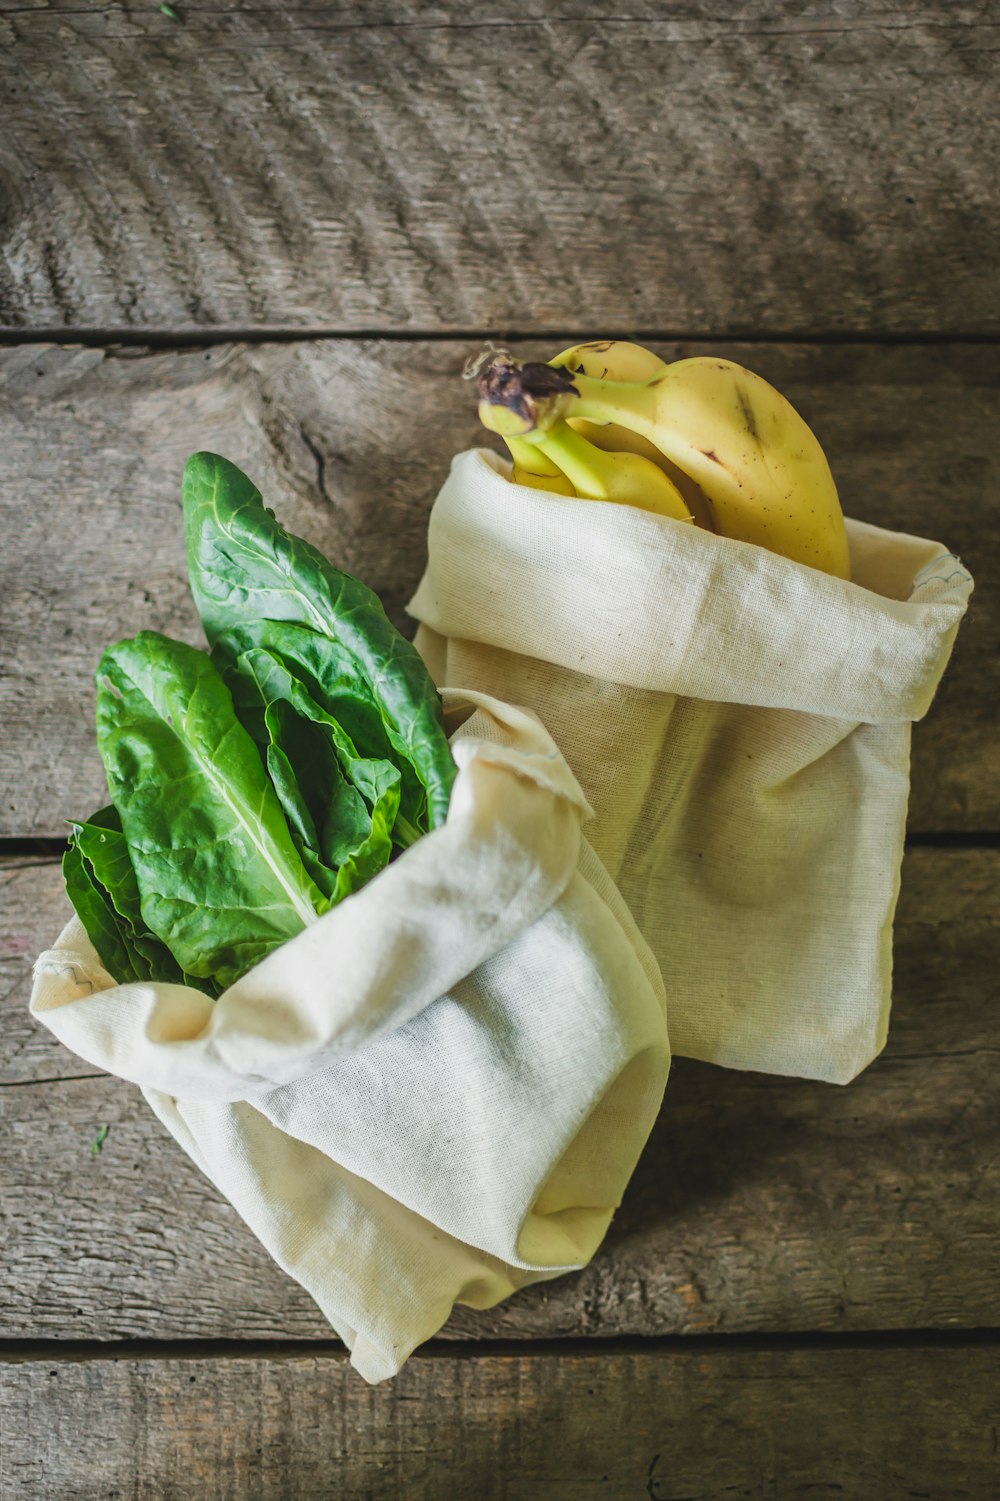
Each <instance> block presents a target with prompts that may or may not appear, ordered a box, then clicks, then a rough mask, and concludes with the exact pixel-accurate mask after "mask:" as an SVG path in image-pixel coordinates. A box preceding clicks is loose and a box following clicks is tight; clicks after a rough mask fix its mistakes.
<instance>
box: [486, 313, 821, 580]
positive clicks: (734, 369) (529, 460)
mask: <svg viewBox="0 0 1000 1501" xmlns="http://www.w3.org/2000/svg"><path fill="white" fill-rule="evenodd" d="M467 374H469V375H470V376H472V377H474V378H475V379H476V381H477V383H478V387H479V416H480V419H481V421H482V422H483V424H484V426H485V427H487V428H489V429H490V430H491V431H492V432H495V433H499V434H500V436H501V437H502V438H503V439H504V441H505V442H506V444H507V446H508V448H509V449H510V454H511V458H512V460H513V472H512V478H513V479H514V481H515V482H517V483H518V484H522V485H531V486H533V487H534V488H535V489H539V490H549V491H551V492H553V493H554V494H557V495H575V496H579V497H580V498H581V499H586V500H606V501H615V502H617V503H618V504H620V505H631V506H637V507H639V508H640V509H642V510H647V511H656V512H658V513H659V514H661V515H663V516H669V517H672V518H673V519H674V520H675V521H682V522H687V523H690V524H693V525H695V526H700V527H703V528H704V529H706V530H708V531H714V532H716V533H718V534H719V535H720V536H722V537H733V538H735V539H737V540H738V541H741V542H753V543H756V545H757V546H759V547H766V548H769V549H770V550H771V551H772V552H776V553H780V554H781V555H782V556H783V557H786V558H791V559H792V560H793V561H795V562H798V563H805V564H807V565H808V566H809V567H811V568H817V569H819V570H820V571H821V572H823V573H829V574H833V575H834V576H835V577H837V578H844V579H846V578H848V577H849V576H850V569H849V562H848V551H847V531H846V528H845V526H844V517H843V513H842V512H841V509H840V502H839V500H838V497H837V487H836V485H835V484H834V482H833V476H832V475H831V473H830V466H829V465H828V464H827V461H826V458H825V456H824V453H823V450H822V448H821V447H820V445H819V442H818V441H817V439H816V436H815V434H814V433H813V432H812V431H811V429H810V428H809V427H807V426H806V424H805V422H804V421H803V419H802V418H801V417H800V416H799V414H798V412H796V411H795V409H794V407H792V406H791V405H790V403H789V402H788V401H786V400H785V398H784V397H783V396H782V395H781V394H780V392H778V391H776V390H775V389H774V387H773V386H769V385H768V383H767V381H765V380H762V379H761V377H760V376H759V375H754V374H753V373H752V372H751V371H749V370H745V369H744V368H743V367H742V366H741V365H737V364H735V363H734V362H733V361H732V360H726V359H720V358H716V357H714V356H704V357H698V358H695V359H687V360H676V361H675V362H674V363H672V364H667V363H665V362H664V361H663V360H661V359H659V358H658V356H656V355H655V354H652V353H651V352H650V350H648V349H643V348H641V346H640V345H638V344H629V343H626V342H624V341H622V340H601V341H599V342H596V343H590V344H576V345H574V346H573V347H572V348H571V349H566V350H563V352H562V354H559V355H556V357H555V359H553V360H550V361H549V363H548V364H547V365H543V364H540V363H527V364H522V363H521V362H520V361H519V360H516V359H514V358H513V356H511V355H510V354H508V353H507V352H506V351H504V350H490V351H488V352H487V353H486V354H485V355H483V356H482V357H481V358H480V359H479V360H477V361H475V362H474V363H473V364H472V365H471V366H470V367H469V369H468V370H467Z"/></svg>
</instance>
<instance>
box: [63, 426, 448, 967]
mask: <svg viewBox="0 0 1000 1501" xmlns="http://www.w3.org/2000/svg"><path fill="white" fill-rule="evenodd" d="M184 514H185V525H186V529H187V542H188V559H189V564H190V574H191V588H192V593H193V594H194V597H195V602H196V604H197V605H198V608H199V611H200V613H201V616H202V620H203V623H204V627H205V633H206V635H207V637H208V640H209V643H210V646H211V655H208V654H206V653H205V652H201V651H197V650H195V649H194V648H193V647H191V646H185V645H183V644H181V643H180V642H177V641H171V640H169V639H168V638H167V637H165V636H161V635H159V634H157V633H156V632H153V631H144V632H142V633H140V634H139V635H138V636H135V637H134V638H132V639H131V640H128V641H121V642H119V643H118V645H117V646H114V647H111V648H110V649H109V650H108V651H107V652H105V654H104V656H103V658H102V660H101V664H100V668H99V671H98V704H97V736H98V746H99V749H100V752H101V756H102V758H103V760H104V766H105V770H106V772H107V776H108V787H109V789H110V792H111V798H112V806H111V807H110V808H102V809H101V810H100V812H98V813H95V814H94V815H93V816H92V817H91V818H90V819H88V820H87V821H86V822H85V823H78V824H74V825H73V834H72V837H71V841H70V845H69V848H68V849H67V851H66V855H65V858H64V861H63V871H64V875H65V880H66V889H67V892H68V893H69V896H70V899H71V900H72V902H73V905H74V907H75V908H76V910H77V913H78V914H79V916H80V918H81V920H82V922H83V924H84V927H85V928H86V930H87V933H88V934H89V936H90V939H91V941H92V943H93V944H94V947H95V948H96V949H97V952H98V954H99V955H100V957H101V960H102V962H103V964H104V965H105V968H106V969H107V970H108V971H109V973H111V974H112V975H113V976H114V978H115V979H116V980H118V981H120V982H122V983H128V982H133V981H149V980H165V981H174V982H177V983H186V984H195V985H197V986H199V987H200V988H201V989H203V990H205V991H207V992H208V993H209V994H212V995H218V994H220V993H221V991H222V990H224V989H225V988H226V987H227V986H228V985H230V984H232V983H233V981H234V980H236V979H238V978H239V977H240V975H242V974H244V973H245V972H246V971H247V970H248V969H250V968H252V967H253V965H255V964H257V963H259V961H260V960H261V959H263V958H264V957H265V955H266V954H268V953H270V952H271V950H272V949H274V948H277V947H278V946H280V945H281V944H282V943H284V942H286V941H287V940H288V939H289V938H292V937H294V936H295V934H297V933H299V932H301V931H302V929H303V928H304V927H305V926H307V925H308V924H309V923H311V922H313V921H314V920H315V919H316V917H317V916H320V915H322V913H324V912H326V911H327V910H329V908H330V907H331V906H333V905H334V904H335V903H336V902H339V901H342V900H343V899H344V898H345V897H347V896H349V895H350V894H351V893H352V892H354V891H357V890H358V889H359V888H360V887H361V886H363V885H364V884H365V883H366V882H367V881H369V880H371V879H372V877H373V876H374V875H376V874H377V873H378V871H380V870H381V869H383V867H384V866H385V865H386V864H388V862H389V860H390V859H391V858H392V856H393V854H394V852H395V851H398V850H401V849H405V848H406V846H407V845H409V844H412V843H413V841H414V840H415V839H417V838H418V837H419V836H420V835H421V834H422V833H424V832H426V831H427V830H428V829H429V828H432V827H435V826H436V825H438V824H440V823H441V822H442V821H443V820H444V818H445V816H446V813H447V808H448V800H449V797H450V793H451V786H452V782H453V780H454V776H455V765H454V761H453V760H452V756H451V750H450V748H449V746H448V741H447V737H446V735H445V731H444V725H443V719H442V714H441V703H440V699H439V697H438V694H437V691H436V689H435V687H434V684H433V682H432V681H431V679H430V676H429V675H428V673H427V671H426V669H425V667H424V665H423V662H422V661H421V659H420V656H419V655H418V653H417V652H416V650H415V649H414V648H413V647H412V646H411V645H410V644H409V642H407V641H406V640H405V639H404V638H403V637H402V636H401V635H400V634H399V632H398V631H397V630H396V629H395V628H394V626H393V625H392V624H391V623H390V621H389V620H388V618H387V617H386V615H385V612H384V611H383V609H382V606H381V604H380V603H379V601H378V599H377V598H376V596H375V595H374V594H373V593H372V592H371V590H369V589H366V588H365V586H364V585H363V584H360V583H359V582H358V581H357V580H356V579H353V578H351V577H350V576H349V575H347V574H344V573H341V572H339V571H338V570H337V569H335V568H333V567H332V566H331V565H330V564H329V563H327V561H326V560H325V558H323V557H322V555H321V554H320V553H318V552H317V551H316V550H315V549H314V548H312V547H310V546H309V545H308V544H307V543H305V542H303V541H301V540H300V539H299V538H297V537H293V536H290V535H289V534H288V533H287V532H285V531H284V530H283V529H282V528H281V527H280V526H279V525H278V523H277V522H276V521H275V519H274V516H273V514H272V513H271V512H270V511H268V510H267V509H266V508H265V507H264V504H263V501H262V499H261V497H260V494H259V493H258V491H257V490H256V489H255V487H254V486H253V485H252V484H251V482H250V481H249V480H248V479H247V478H246V476H245V475H243V474H241V473H240V471H239V470H238V469H236V468H235V467H234V466H233V465H232V464H230V463H228V462H227V461H226V460H225V459H220V458H217V457H215V456H214V455H212V454H196V455H195V456H194V458H193V459H191V461H190V462H189V464H188V466H187V469H186V472H185V477H184Z"/></svg>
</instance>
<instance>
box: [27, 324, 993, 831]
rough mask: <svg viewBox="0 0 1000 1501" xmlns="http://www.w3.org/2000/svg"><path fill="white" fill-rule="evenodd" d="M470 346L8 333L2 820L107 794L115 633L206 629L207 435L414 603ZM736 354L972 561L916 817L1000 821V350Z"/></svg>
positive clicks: (297, 524) (44, 827) (864, 479)
mask: <svg viewBox="0 0 1000 1501" xmlns="http://www.w3.org/2000/svg"><path fill="white" fill-rule="evenodd" d="M709 347H710V346H699V345H673V346H661V349H662V352H663V353H664V354H665V355H667V356H668V357H676V356H678V355H680V354H686V353H693V352H698V351H699V350H701V351H704V350H705V349H707V348H709ZM474 348H475V346H474V345H471V344H467V343H458V342H456V343H451V342H444V343H426V342H425V343H414V344H410V343H394V342H391V343H385V342H382V343H379V342H370V343H369V342H361V343H355V342H353V341H337V340H334V341H329V342H311V343H308V342H307V343H301V344H291V345H281V346H267V347H256V348H248V347H246V346H221V347H216V348H212V349H205V350H193V349H192V350H185V351H182V352H175V353H157V354H150V353H143V352H141V351H140V352H136V351H118V352H113V353H103V352H101V351H99V350H96V349H80V348H77V349H60V348H56V347H40V348H20V349H8V350H6V351H3V352H2V355H0V429H2V440H3V444H4V450H3V451H4V468H5V481H4V485H3V487H2V491H0V525H2V528H3V536H4V540H5V546H4V549H3V553H2V560H0V642H2V643H3V645H2V648H0V723H2V724H3V726H4V733H3V735H2V736H0V837H2V836H4V835H7V836H10V837H26V836H29V835H46V836H50V837H51V836H54V835H59V834H61V833H62V832H63V831H64V828H65V824H64V820H65V819H66V818H68V817H76V816H80V815H81V814H82V813H85V812H87V811H89V810H90V808H91V807H92V806H94V805H96V804H98V803H99V802H101V801H103V800H104V794H103V775H102V772H101V768H100V764H99V761H98V758H97V755H96V751H95V748H94V731H93V672H94V669H95V667H96V664H97V661H98V658H99V655H100V652H101V650H102V649H103V647H104V646H105V645H107V644H108V643H110V642H111V641H114V640H117V639H119V638H120V637H122V636H125V635H129V634H131V633H132V632H134V631H136V630H138V629H141V628H143V627H151V628H155V629H158V630H163V631H166V632H167V633H169V634H172V635H181V636H184V637H187V638H188V639H191V640H196V639H197V635H198V632H197V625H196V619H195V616H194V611H193V608H192V606H191V603H190V599H189V597H188V594H187V586H186V582H185V580H184V557H183V539H182V534H181V524H180V512H179V490H180V475H181V470H182V468H183V464H184V460H185V459H186V457H187V455H188V454H189V453H191V452H192V451H193V450H194V449H196V448H199V447H208V448H212V449H215V450H217V451H219V452H222V453H225V454H226V455H227V456H229V457H231V458H233V459H235V460H236V461H237V462H238V463H240V464H242V465H243V466H244V467H245V468H246V469H247V470H248V471H249V472H250V473H251V474H252V475H253V476H254V477H255V478H256V479H257V480H258V482H259V483H260V484H261V486H262V487H263V488H264V489H265V491H266V493H267V494H268V496H269V497H272V498H273V501H274V503H275V504H276V505H277V507H278V508H279V510H280V513H281V516H282V519H283V520H285V521H286V523H287V524H288V525H289V526H290V527H292V529H293V530H301V531H302V532H303V533H304V534H305V535H307V536H308V537H309V538H310V539H311V540H312V541H314V542H316V543H317V544H318V545H319V546H320V547H321V548H323V549H324V551H326V552H327V553H328V554H329V556H330V557H332V558H333V559H334V560H335V561H337V562H338V563H339V564H340V565H341V566H343V567H345V568H347V569H348V570H350V571H352V572H355V573H357V574H359V575H360V576H361V577H363V578H365V579H366V580H367V581H368V582H369V583H370V584H371V585H372V586H373V587H374V588H376V589H377V590H378V591H379V592H380V593H381V594H382V596H383V597H384V599H385V600H386V602H387V604H388V606H389V608H390V610H391V612H392V613H393V615H394V617H395V618H396V620H397V621H398V622H399V623H400V624H404V623H405V617H404V614H403V605H404V603H405V601H406V599H407V598H408V596H409V594H410V592H411V590H412V588H413V587H414V585H415V584H416V582H417V579H418V578H419V575H420V572H421V569H422V566H423V561H424V556H425V529H426V520H427V514H428V510H429V508H430V504H431V501H432V500H433V497H434V495H435V493H436V491H437V489H438V487H439V485H440V483H441V481H442V479H443V477H444V475H445V474H446V472H447V466H448V463H449V459H450V457H451V455H452V454H453V453H455V452H456V451H458V450H459V449H461V448H464V447H468V446H470V445H473V444H476V443H480V442H483V441H486V435H485V434H484V432H483V429H482V428H481V427H480V426H479V423H478V422H477V420H476V416H475V411H474V406H473V401H472V396H471V392H470V390H469V388H468V386H466V385H464V384H463V382H462V381H461V380H460V379H459V371H460V370H461V367H462V363H463V361H464V359H465V357H466V356H467V355H468V354H469V353H470V351H471V350H473V349H474ZM524 348H525V350H526V352H529V353H531V354H534V355H545V354H549V355H550V354H551V353H552V352H553V350H552V348H551V346H549V347H546V346H540V345H527V346H524ZM729 352H730V353H732V354H733V355H734V357H735V358H737V359H741V360H743V361H744V362H745V363H746V364H748V365H750V366H752V367H753V368H755V369H757V370H759V371H760V372H761V373H762V374H764V375H766V376H767V377H768V378H769V379H771V380H772V381H773V382H774V383H775V384H776V385H778V386H779V387H780V388H781V389H782V390H784V391H786V392H787V393H788V395H789V396H790V397H791V398H792V399H793V400H794V401H795V402H796V403H797V404H798V405H799V406H800V407H801V408H802V410H803V411H804V413H805V414H806V416H807V417H808V419H809V420H810V421H811V422H812V423H813V425H814V426H815V427H816V429H817V431H818V432H819V434H820V437H821V439H822V441H823V443H824V444H825V446H826V448H827V451H828V453H829V455H830V459H831V463H832V465H833V468H834V471H835V473H836V474H837V476H838V479H839V482H840V487H841V492H842V495H843V498H844V503H845V509H847V510H848V512H849V513H851V514H854V515H860V516H862V517H864V518H866V519H868V520H871V521H874V522H877V523H879V524H882V525H886V526H892V527H896V528H899V529H902V530H905V531H911V532H922V533H924V534H925V535H927V536H931V537H935V538H936V539H938V540H942V541H945V542H946V543H947V545H948V546H949V547H951V548H952V549H954V550H956V551H958V552H960V553H961V554H962V555H963V556H964V557H965V559H966V561H967V563H968V564H969V566H970V567H971V568H972V570H973V572H974V573H975V574H976V576H977V579H978V581H979V594H978V595H977V597H976V600H975V602H974V604H973V608H972V612H971V615H970V618H969V620H968V621H967V622H966V624H965V625H964V626H963V630H962V634H961V637H960V639H959V645H958V649H957V652H956V656H955V660H954V662H953V663H952V665H951V668H950V669H949V673H948V676H947V678H946V681H945V684H944V687H943V689H942V692H941V694H940V697H939V699H938V701H937V703H936V704H935V706H934V708H933V709H932V711H931V714H930V716H929V718H928V720H927V722H926V723H924V724H921V725H919V726H918V727H917V729H916V732H915V736H914V743H915V767H914V779H913V798H912V802H911V827H912V828H916V829H934V828H956V829H977V828H983V827H987V828H990V827H992V828H997V827H1000V780H998V778H997V777H996V775H995V753H996V744H997V734H998V723H997V719H998V713H1000V614H998V611H997V607H996V602H995V601H996V594H997V583H998V580H1000V512H998V510H997V507H996V505H995V503H994V497H995V495H996V494H997V491H998V489H1000V472H998V471H1000V459H998V453H997V446H996V443H995V437H994V433H995V426H996V413H997V407H998V392H1000V351H997V350H996V349H991V348H987V347H978V346H969V345H959V346H952V347H949V348H947V349H943V348H938V347H918V348H905V349H900V348H884V347H875V346H871V345H844V346H835V347H817V346H779V345H766V344H758V345H737V346H735V347H733V348H731V349H730V350H729Z"/></svg>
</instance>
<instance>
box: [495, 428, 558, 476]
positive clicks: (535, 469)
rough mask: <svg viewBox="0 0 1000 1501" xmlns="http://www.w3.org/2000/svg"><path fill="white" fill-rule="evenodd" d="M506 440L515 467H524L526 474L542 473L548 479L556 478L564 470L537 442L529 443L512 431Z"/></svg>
mask: <svg viewBox="0 0 1000 1501" xmlns="http://www.w3.org/2000/svg"><path fill="white" fill-rule="evenodd" d="M504 442H505V443H506V445H507V447H508V448H509V449H510V456H511V458H512V459H513V460H514V465H515V468H517V469H523V470H524V472H525V474H540V475H544V477H545V478H546V479H555V478H557V477H558V476H559V475H560V474H561V473H562V472H563V471H562V470H561V469H560V468H559V465H558V464H556V463H554V462H553V460H552V459H550V458H549V457H548V456H547V455H546V454H544V453H542V450H541V448H540V447H539V445H538V444H537V443H529V442H527V440H526V439H524V438H516V437H514V435H513V434H512V433H509V434H508V435H507V437H506V438H504Z"/></svg>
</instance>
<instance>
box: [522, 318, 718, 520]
mask: <svg viewBox="0 0 1000 1501" xmlns="http://www.w3.org/2000/svg"><path fill="white" fill-rule="evenodd" d="M549 364H550V365H554V366H557V367H561V368H562V369H564V370H569V371H570V372H576V373H579V374H580V375H592V376H594V377H596V379H598V380H627V381H636V380H638V381H644V380H652V379H653V378H654V376H657V375H659V374H660V373H661V372H662V371H664V370H666V368H667V364H666V361H665V360H661V359H660V356H659V355H658V354H654V353H653V351H652V350H651V349H646V348H644V347H643V345H641V344H630V343H629V342H628V341H627V340H626V339H596V340H594V341H592V342H591V343H589V344H574V345H573V346H572V347H571V348H569V349H564V350H563V352H562V354H557V355H556V357H555V359H554V360H549ZM570 427H575V428H576V430H577V432H578V433H582V434H583V436H584V437H585V438H589V439H590V441H591V443H596V444H597V446H598V448H603V449H604V451H605V452H606V453H638V454H641V455H642V457H643V458H644V459H651V460H652V462H653V463H654V464H656V465H658V466H659V468H661V469H662V470H663V472H664V474H665V475H666V476H667V478H668V479H669V480H672V482H673V484H674V485H675V486H676V488H677V489H678V490H679V491H680V493H681V495H682V496H683V497H684V504H685V505H686V506H687V508H688V510H689V511H690V512H691V514H692V516H693V517H694V522H695V525H696V526H700V527H702V528H703V529H704V530H705V531H709V532H710V531H714V527H713V525H712V512H711V507H710V506H709V503H708V501H707V500H706V499H705V496H704V495H703V494H702V492H701V489H700V488H699V486H698V485H696V484H695V482H694V480H693V479H691V478H690V477H689V476H688V475H686V474H685V473H684V471H683V469H678V467H677V465H676V464H673V463H671V461H670V459H668V458H667V457H666V455H665V454H663V453H661V452H660V450H659V449H658V448H657V447H656V446H655V444H653V443H650V441H649V439H648V438H644V437H643V436H642V434H641V433H636V432H633V431H632V429H631V428H628V427H623V426H622V425H621V423H620V422H588V421H587V420H586V419H585V418H583V417H571V418H570Z"/></svg>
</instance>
